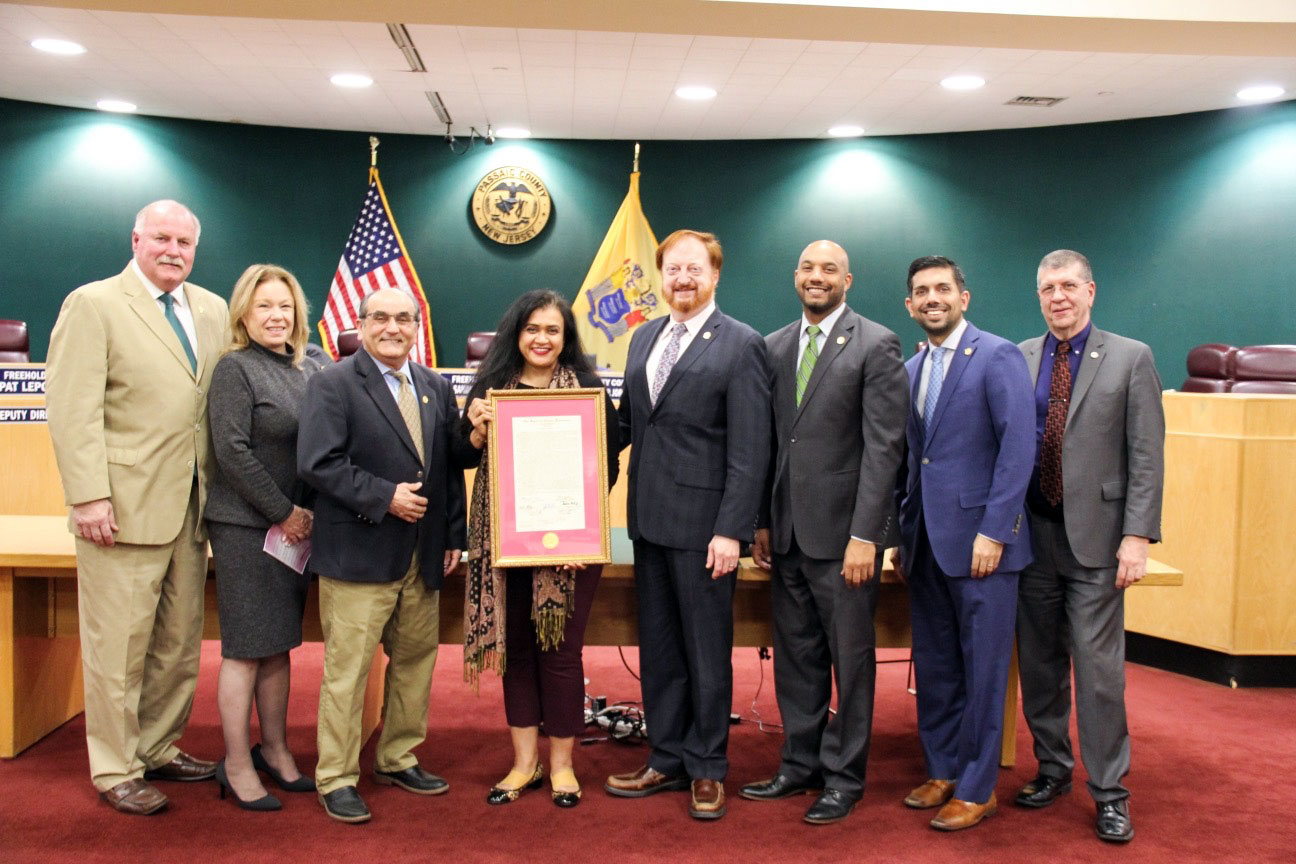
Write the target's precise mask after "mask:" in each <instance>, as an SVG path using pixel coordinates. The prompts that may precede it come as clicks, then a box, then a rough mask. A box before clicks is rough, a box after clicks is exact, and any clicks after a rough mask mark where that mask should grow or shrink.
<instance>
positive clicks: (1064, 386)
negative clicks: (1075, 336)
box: [1040, 342, 1071, 507]
mask: <svg viewBox="0 0 1296 864" xmlns="http://www.w3.org/2000/svg"><path fill="white" fill-rule="evenodd" d="M1070 405H1071V343H1070V342H1059V343H1058V346H1057V353H1056V354H1054V355H1053V380H1052V381H1050V382H1049V404H1048V416H1047V417H1045V418H1044V442H1043V444H1042V445H1041V446H1040V491H1041V492H1043V493H1044V497H1045V498H1046V499H1048V502H1049V503H1050V504H1052V505H1053V506H1054V507H1056V506H1058V505H1059V504H1061V503H1062V433H1063V431H1065V429H1066V419H1067V408H1069V407H1070Z"/></svg>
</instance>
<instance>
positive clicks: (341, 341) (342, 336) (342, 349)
mask: <svg viewBox="0 0 1296 864" xmlns="http://www.w3.org/2000/svg"><path fill="white" fill-rule="evenodd" d="M337 350H338V359H339V360H341V359H342V358H343V357H350V356H351V355H352V354H354V353H355V352H356V351H358V350H360V333H359V332H358V331H356V330H343V331H342V332H341V333H339V334H338V337H337Z"/></svg>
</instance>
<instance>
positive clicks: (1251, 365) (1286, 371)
mask: <svg viewBox="0 0 1296 864" xmlns="http://www.w3.org/2000/svg"><path fill="white" fill-rule="evenodd" d="M1182 389H1183V390H1184V391H1185V392H1188V393H1278V394H1296V345H1248V346H1247V347H1245V348H1235V347H1233V346H1232V345H1223V344H1220V343H1218V342H1212V343H1209V344H1207V345H1198V346H1197V347H1196V348H1194V349H1192V350H1191V351H1189V352H1188V378H1187V380H1185V381H1184V383H1183V388H1182Z"/></svg>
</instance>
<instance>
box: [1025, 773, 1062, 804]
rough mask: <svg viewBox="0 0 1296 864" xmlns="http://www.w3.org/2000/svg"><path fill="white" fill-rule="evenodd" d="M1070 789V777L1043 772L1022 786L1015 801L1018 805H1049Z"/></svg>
mask: <svg viewBox="0 0 1296 864" xmlns="http://www.w3.org/2000/svg"><path fill="white" fill-rule="evenodd" d="M1070 791H1071V778H1070V777H1050V776H1048V775H1047V774H1041V775H1039V776H1038V777H1036V778H1035V779H1034V780H1032V781H1030V782H1029V783H1027V784H1026V785H1025V786H1023V787H1022V788H1021V791H1020V792H1018V793H1017V797H1016V798H1014V799H1013V803H1014V804H1016V805H1017V806H1018V807H1047V806H1048V805H1050V804H1052V803H1053V802H1054V801H1056V800H1057V799H1059V798H1061V797H1062V796H1063V795H1065V794H1067V793H1068V792H1070Z"/></svg>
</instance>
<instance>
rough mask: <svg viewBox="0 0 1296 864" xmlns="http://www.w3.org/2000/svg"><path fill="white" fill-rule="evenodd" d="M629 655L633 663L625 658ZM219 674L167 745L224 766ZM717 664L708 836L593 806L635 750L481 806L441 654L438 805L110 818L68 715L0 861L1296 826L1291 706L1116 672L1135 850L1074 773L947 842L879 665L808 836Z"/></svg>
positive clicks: (978, 845) (651, 806)
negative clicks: (751, 791)
mask: <svg viewBox="0 0 1296 864" xmlns="http://www.w3.org/2000/svg"><path fill="white" fill-rule="evenodd" d="M626 655H627V659H628V660H629V662H630V664H631V666H632V667H636V668H637V662H638V661H637V654H636V652H635V651H634V650H633V649H630V650H627V652H626ZM884 655H885V656H888V657H896V656H901V657H903V656H904V654H903V653H902V652H884ZM320 656H321V655H320V648H319V646H306V647H303V648H302V649H299V650H298V651H296V652H294V657H293V659H294V671H295V673H296V679H295V681H294V684H293V693H294V701H293V705H292V709H291V712H290V715H289V717H290V722H291V724H292V728H291V729H290V739H291V743H292V745H293V748H294V750H295V752H296V754H297V756H298V761H299V764H300V765H301V766H302V768H303V769H305V770H307V771H309V770H311V769H312V767H313V760H314V752H315V737H314V719H315V716H314V715H315V700H316V692H317V688H318V685H319V676H320ZM218 662H219V649H218V646H217V645H216V644H215V643H207V644H204V646H203V667H202V678H201V681H200V684H199V689H198V697H197V700H196V705H195V710H194V716H193V720H192V722H191V724H190V727H189V733H188V735H187V736H186V737H185V739H184V740H183V741H182V742H181V743H182V745H183V746H184V748H185V749H186V750H188V751H190V752H192V753H194V754H195V755H198V756H202V757H205V758H213V759H214V758H217V757H218V756H219V755H220V753H221V738H220V728H219V725H218V723H217V719H216V708H215V677H216V676H215V673H216V668H217V663H218ZM734 666H735V689H734V692H735V705H734V710H735V711H738V712H740V713H741V714H742V715H743V717H744V722H743V723H742V724H741V725H740V726H737V727H734V730H733V737H732V739H731V742H730V750H729V752H730V758H731V760H732V769H731V772H730V777H729V782H728V784H727V786H726V788H727V791H728V792H729V793H730V796H731V800H730V804H729V814H728V815H727V816H726V817H725V818H724V819H722V820H720V821H719V822H717V823H699V822H696V821H694V820H692V819H690V818H689V817H688V815H687V812H686V808H687V801H688V799H687V795H686V793H664V794H661V795H658V796H656V797H653V798H649V799H643V800H623V799H614V798H611V797H609V796H607V795H606V794H604V793H603V791H602V781H603V778H604V777H605V775H607V774H608V773H613V772H617V771H623V770H630V769H632V768H634V767H637V766H638V765H639V764H641V763H642V761H643V759H644V757H645V750H644V749H643V748H640V747H636V746H629V745H624V744H618V743H613V742H601V743H598V744H593V745H588V746H582V747H580V748H579V750H578V752H577V772H578V774H579V776H580V778H581V780H582V782H583V784H584V786H585V799H584V801H582V803H581V805H580V806H579V807H578V808H576V809H575V810H571V811H562V810H559V809H557V808H555V807H554V806H553V805H552V804H551V803H550V801H549V796H548V792H547V787H546V790H544V791H540V792H533V793H530V794H528V795H526V796H525V797H523V798H522V799H520V800H519V801H517V802H515V803H513V804H511V805H508V806H505V807H488V806H486V804H485V803H484V800H483V799H484V797H485V795H486V790H487V789H488V788H489V787H490V785H491V783H492V782H494V781H495V780H497V779H499V778H500V777H502V776H503V775H504V773H505V772H506V771H507V770H508V767H509V761H510V759H509V749H508V735H507V731H506V729H505V727H504V719H503V709H502V707H501V698H500V693H499V683H498V680H497V679H489V680H485V681H484V684H483V688H482V694H481V696H480V697H476V696H474V695H473V694H472V692H471V691H470V690H469V689H468V688H467V687H466V685H464V684H463V683H462V682H461V680H460V652H459V651H458V650H457V649H454V648H449V649H443V650H442V653H441V658H440V662H439V663H438V666H437V674H436V680H435V682H434V684H433V691H432V696H433V704H432V716H431V730H430V733H429V737H428V741H427V742H426V743H425V744H424V746H423V748H422V750H421V751H420V753H419V757H420V762H421V764H422V765H423V766H424V767H426V768H428V769H430V770H432V771H435V772H436V773H439V774H442V775H443V776H445V777H446V778H447V779H448V780H449V781H450V784H451V791H450V794H449V795H446V796H441V797H438V798H421V797H418V796H415V795H411V794H409V793H407V792H404V791H401V790H399V789H395V788H390V787H378V786H375V785H374V784H373V783H372V782H371V781H370V780H369V778H368V776H367V774H366V776H365V777H364V778H362V780H361V783H360V791H361V794H363V795H364V796H365V799H366V800H367V801H368V803H369V806H370V807H371V809H372V810H373V812H374V818H373V821H371V822H369V823H368V824H366V825H359V826H352V825H343V824H341V823H338V822H334V821H332V820H330V819H329V818H327V817H326V816H325V815H324V812H323V810H322V809H321V808H320V806H319V805H318V804H317V803H316V801H315V799H314V796H313V795H291V794H288V793H279V794H280V797H281V798H282V799H283V800H284V805H285V806H284V810H283V811H282V812H280V813H272V814H253V813H245V812H243V811H240V810H238V809H236V808H235V807H234V806H233V805H232V804H231V803H230V802H229V801H224V802H222V801H219V800H217V797H216V795H217V789H216V784H215V783H194V784H177V783H167V784H162V786H161V788H163V790H164V791H165V792H166V793H167V794H168V796H170V798H171V806H170V808H169V809H168V810H167V811H165V812H163V813H162V814H159V815H156V816H150V817H133V816H123V815H119V814H117V813H115V812H113V811H111V810H110V809H109V808H108V807H107V805H105V804H103V803H101V802H100V801H99V800H98V798H97V797H96V795H95V793H94V790H93V788H92V787H91V785H90V782H89V777H88V774H87V769H86V756H85V742H84V737H83V736H84V725H83V722H82V720H81V718H79V717H78V718H76V719H74V720H73V721H71V722H69V723H68V724H67V725H66V726H64V727H63V728H61V729H59V730H57V731H56V732H54V733H53V734H52V735H50V736H49V737H47V738H46V739H45V740H43V741H41V742H40V743H39V744H37V745H36V746H35V747H33V748H31V749H30V750H28V751H27V752H25V753H24V754H22V755H21V756H20V757H19V758H18V759H15V760H11V761H5V762H0V789H3V791H4V802H3V804H0V862H4V864H20V862H21V864H26V862H75V864H92V862H109V861H111V862H117V861H167V862H189V861H193V862H218V861H231V862H233V861H237V862H247V864H259V862H267V864H269V862H274V864H286V862H295V861H316V860H334V859H338V858H341V859H343V860H345V861H354V862H369V861H384V862H400V861H436V860H444V861H451V862H473V861H518V862H548V861H561V862H567V864H576V862H605V861H606V862H618V864H619V862H638V861H661V860H663V859H665V860H671V861H722V862H763V861H795V862H798V864H810V862H820V861H822V862H834V864H838V862H844V861H852V860H862V861H869V862H892V861H894V862H914V861H942V862H946V861H949V862H978V864H980V862H985V864H990V862H995V864H999V862H1005V861H1010V862H1016V861H1032V862H1041V861H1042V862H1052V861H1108V860H1111V861H1117V860H1119V861H1125V862H1165V864H1170V862H1248V864H1262V862H1293V861H1296V827H1293V825H1292V824H1291V823H1288V822H1287V821H1286V819H1287V818H1288V817H1289V816H1290V815H1291V814H1292V813H1293V812H1296V791H1293V784H1292V782H1291V780H1290V775H1291V774H1292V772H1293V769H1296V735H1293V732H1294V731H1296V720H1294V719H1293V718H1294V716H1296V691H1292V690H1229V689H1224V688H1221V687H1218V686H1215V685H1212V684H1207V683H1204V682H1201V681H1197V680H1194V679H1190V678H1185V677H1181V676H1177V675H1173V674H1171V673H1168V672H1161V671H1158V670H1154V669H1148V668H1145V667H1140V666H1130V667H1129V708H1130V726H1131V729H1132V731H1133V735H1134V773H1133V774H1132V775H1131V776H1130V778H1129V781H1128V783H1129V786H1130V788H1131V790H1132V792H1133V799H1132V802H1133V805H1132V809H1133V814H1134V818H1135V826H1136V829H1137V837H1136V838H1135V839H1134V842H1133V843H1132V844H1130V845H1129V846H1126V847H1112V846H1107V845H1105V844H1102V843H1100V842H1099V841H1098V840H1097V839H1096V838H1095V837H1094V836H1093V833H1092V821H1093V804H1092V802H1091V801H1090V800H1089V797H1088V795H1087V794H1086V793H1085V792H1084V790H1083V783H1082V779H1083V775H1082V774H1081V773H1080V772H1079V770H1078V771H1077V775H1078V776H1077V777H1076V789H1075V791H1074V792H1072V794H1071V795H1069V796H1068V797H1066V798H1064V799H1062V800H1061V801H1060V802H1058V803H1057V804H1055V805H1054V806H1052V807H1050V808H1048V809H1046V810H1042V811H1025V810H1020V809H1018V808H1015V807H1013V806H1011V805H1010V804H1001V806H1000V810H999V813H998V815H996V816H995V817H994V818H992V819H990V820H988V821H987V822H985V823H983V824H982V825H980V826H978V827H976V828H974V829H972V830H970V831H967V832H963V833H961V834H956V835H945V834H940V833H938V832H936V831H933V830H931V829H930V828H928V827H927V821H928V819H929V818H930V816H931V814H930V813H923V812H918V811H913V810H908V809H906V808H905V807H904V806H902V805H901V803H900V800H901V798H903V797H904V795H905V793H906V792H908V791H909V789H910V788H911V787H912V786H914V785H917V784H918V783H920V782H921V781H922V780H923V779H924V778H923V769H922V759H921V754H920V751H919V748H918V743H917V739H916V733H915V723H914V707H913V699H912V697H910V696H909V695H908V694H907V693H906V692H905V689H904V688H905V671H906V667H905V664H904V663H896V664H886V665H883V666H881V667H880V674H879V680H878V699H877V710H876V721H875V725H874V743H873V750H872V757H871V762H870V766H869V786H868V790H867V791H866V793H865V795H864V798H863V800H862V802H861V803H860V805H859V807H857V808H856V810H855V812H854V814H852V816H851V817H850V819H848V820H847V821H846V822H844V823H842V824H839V825H835V826H826V827H811V826H808V825H805V824H804V823H802V822H801V815H802V813H803V812H804V810H805V808H806V807H807V806H809V804H810V801H811V799H809V798H804V797H803V798H794V799H789V800H785V801H778V802H772V803H759V804H758V803H754V802H749V801H743V800H738V799H737V795H736V793H737V789H738V786H739V785H741V784H742V783H744V782H748V781H750V780H754V779H760V778H764V777H766V776H768V775H769V774H770V773H771V772H772V771H773V769H774V768H775V767H776V765H777V763H778V748H779V744H780V738H779V736H778V735H777V734H763V733H762V732H760V731H759V730H758V729H757V728H756V724H755V723H754V722H752V721H753V717H752V712H751V701H752V697H753V695H754V694H755V693H756V689H757V685H758V682H759V681H760V664H759V663H758V661H757V658H756V652H755V650H752V649H740V650H739V651H737V652H736V653H735V660H734ZM586 668H587V675H588V676H589V678H590V680H591V684H590V693H591V694H594V695H601V694H606V695H607V696H608V697H610V699H612V700H616V699H633V698H637V696H638V687H637V683H636V682H635V681H634V679H633V678H631V676H630V675H629V673H627V672H626V670H625V669H624V668H623V666H622V664H621V661H620V659H619V658H618V656H617V652H616V649H607V648H596V649H587V650H586ZM770 675H771V669H770V666H769V664H766V668H765V681H764V688H763V689H762V690H761V693H760V697H759V701H758V703H757V708H758V710H759V711H760V712H761V714H762V715H763V716H764V717H765V718H766V720H773V721H777V719H778V710H777V707H776V706H775V702H774V694H773V688H772V680H771V678H770ZM1018 745H1019V756H1018V766H1017V767H1016V768H1015V769H1013V770H1006V771H1003V772H1001V776H1000V780H999V786H998V795H999V797H1000V799H1001V800H1004V799H1010V798H1011V797H1012V795H1013V794H1014V793H1015V792H1016V790H1017V788H1018V787H1019V786H1020V785H1021V784H1022V783H1024V782H1025V781H1026V780H1028V779H1030V777H1032V776H1033V774H1034V768H1035V763H1034V760H1033V759H1032V758H1031V756H1030V741H1029V735H1028V733H1027V732H1026V730H1025V724H1024V723H1022V724H1021V725H1020V734H1019V736H1018ZM371 758H372V746H370V747H369V748H366V750H365V753H364V754H363V755H362V757H361V765H362V768H364V770H365V771H366V772H367V771H368V769H369V767H370V766H371V764H372V763H371Z"/></svg>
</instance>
